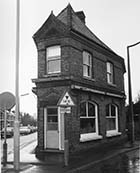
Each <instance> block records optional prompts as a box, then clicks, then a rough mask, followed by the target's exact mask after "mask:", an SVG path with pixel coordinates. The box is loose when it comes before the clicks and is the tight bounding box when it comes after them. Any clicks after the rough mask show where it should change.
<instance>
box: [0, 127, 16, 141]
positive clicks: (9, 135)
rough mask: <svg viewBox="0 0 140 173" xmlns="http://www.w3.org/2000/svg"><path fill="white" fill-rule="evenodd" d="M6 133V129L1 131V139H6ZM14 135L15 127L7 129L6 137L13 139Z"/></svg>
mask: <svg viewBox="0 0 140 173" xmlns="http://www.w3.org/2000/svg"><path fill="white" fill-rule="evenodd" d="M4 131H5V129H4V128H3V129H2V131H1V138H4ZM13 135H14V129H13V127H7V128H6V137H7V138H8V137H12V136H13Z"/></svg>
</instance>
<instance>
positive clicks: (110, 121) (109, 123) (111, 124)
mask: <svg viewBox="0 0 140 173" xmlns="http://www.w3.org/2000/svg"><path fill="white" fill-rule="evenodd" d="M115 121H116V119H115V118H107V119H106V129H107V131H108V130H116V125H115V124H116V123H115Z"/></svg>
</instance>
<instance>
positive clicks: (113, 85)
mask: <svg viewBox="0 0 140 173" xmlns="http://www.w3.org/2000/svg"><path fill="white" fill-rule="evenodd" d="M108 85H109V86H112V87H117V85H116V84H113V83H108Z"/></svg>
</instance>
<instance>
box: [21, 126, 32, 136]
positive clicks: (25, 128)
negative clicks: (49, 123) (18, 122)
mask: <svg viewBox="0 0 140 173" xmlns="http://www.w3.org/2000/svg"><path fill="white" fill-rule="evenodd" d="M19 131H20V134H21V135H28V134H30V133H31V129H30V128H29V127H28V126H21V127H20V130H19Z"/></svg>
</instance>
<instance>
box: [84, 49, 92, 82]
mask: <svg viewBox="0 0 140 173" xmlns="http://www.w3.org/2000/svg"><path fill="white" fill-rule="evenodd" d="M84 54H85V56H84ZM82 56H83V57H82V58H83V77H86V78H89V79H92V77H93V76H92V70H93V65H92V61H93V60H92V54H91V53H89V52H88V51H85V50H84V51H83V54H82ZM88 56H89V57H88ZM84 57H86V58H90V59H89V63H85V61H84ZM84 67H85V68H86V70H87V72H88V71H89V74H85V68H84ZM88 69H89V70H88Z"/></svg>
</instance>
